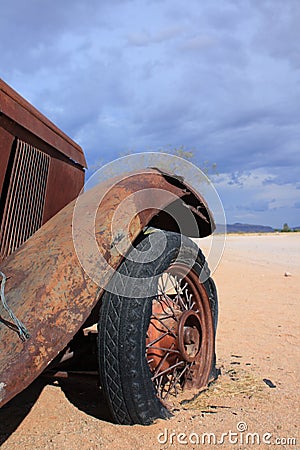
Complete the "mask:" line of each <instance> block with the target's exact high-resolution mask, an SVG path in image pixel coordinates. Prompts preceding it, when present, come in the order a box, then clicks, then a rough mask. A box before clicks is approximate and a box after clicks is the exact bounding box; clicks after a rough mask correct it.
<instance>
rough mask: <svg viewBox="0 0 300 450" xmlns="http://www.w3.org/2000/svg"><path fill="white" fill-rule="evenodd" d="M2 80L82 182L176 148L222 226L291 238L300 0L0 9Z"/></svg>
mask: <svg viewBox="0 0 300 450" xmlns="http://www.w3.org/2000/svg"><path fill="white" fill-rule="evenodd" d="M0 11H1V12H0V50H1V63H0V77H1V78H2V79H3V80H4V81H5V82H7V83H8V84H10V85H11V86H12V87H13V88H14V89H15V90H17V91H18V92H19V93H20V94H21V95H22V96H23V97H25V98H26V99H27V100H29V101H30V102H31V103H32V104H33V105H34V106H35V107H37V108H38V109H39V110H40V111H41V112H43V113H44V114H45V115H46V116H47V117H49V118H50V119H51V120H52V121H53V122H54V123H55V124H56V125H57V126H58V127H59V128H61V129H62V130H63V131H64V132H65V133H67V134H68V135H69V136H70V137H72V138H73V139H74V140H75V141H76V142H78V143H79V144H80V145H81V146H82V148H83V149H84V152H85V155H86V158H87V163H88V166H89V171H88V173H87V176H89V175H90V174H91V173H92V172H93V169H94V168H95V167H97V166H99V165H101V164H104V163H107V162H109V161H111V160H113V159H115V158H117V157H119V156H120V155H122V154H124V153H127V152H142V151H156V150H158V149H165V150H167V151H168V150H171V149H174V148H179V147H182V146H183V147H184V149H185V150H186V151H192V152H193V154H194V159H193V162H194V163H195V164H196V165H198V166H199V167H202V166H203V165H205V164H206V163H204V162H205V161H208V162H209V164H213V163H216V166H217V172H218V173H217V174H216V173H214V172H213V171H212V172H211V178H212V181H213V183H214V185H215V188H216V189H217V192H218V193H219V195H220V198H221V200H222V203H223V205H224V208H225V213H226V217H227V222H228V223H234V222H243V223H250V224H263V225H271V226H273V227H276V228H281V227H282V225H283V223H288V224H289V225H290V226H291V227H292V226H300V148H299V147H300V72H299V70H300V26H299V24H300V1H299V0H285V1H282V0H223V1H221V0H189V1H180V0H109V1H108V0H85V1H79V0H64V1H58V0H51V1H49V0H26V1H24V0H7V1H6V0H1V9H0Z"/></svg>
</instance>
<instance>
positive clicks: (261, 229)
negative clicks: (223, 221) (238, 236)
mask: <svg viewBox="0 0 300 450" xmlns="http://www.w3.org/2000/svg"><path fill="white" fill-rule="evenodd" d="M226 230H227V233H273V232H274V231H275V229H274V228H272V227H268V226H265V225H251V224H249V223H238V222H237V223H233V224H230V223H229V224H227V226H226ZM222 232H224V226H223V225H217V233H222Z"/></svg>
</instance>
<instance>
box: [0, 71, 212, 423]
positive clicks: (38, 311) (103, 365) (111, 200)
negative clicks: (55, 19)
mask: <svg viewBox="0 0 300 450" xmlns="http://www.w3.org/2000/svg"><path fill="white" fill-rule="evenodd" d="M0 158H1V160H0V193H1V204H0V283H1V303H0V373H1V375H0V406H3V405H4V404H6V403H7V402H8V401H9V400H10V399H12V398H13V397H14V396H16V395H17V394H18V393H19V392H21V391H22V390H24V389H25V388H26V387H27V386H29V384H30V383H31V382H32V381H33V380H34V379H36V378H37V377H38V376H39V375H40V374H42V373H45V371H48V372H51V371H52V372H53V371H54V372H55V371H57V370H59V369H60V370H65V371H66V372H68V370H70V367H73V368H74V367H76V363H78V361H79V363H80V365H81V370H82V368H83V367H84V364H88V359H89V358H88V357H89V356H91V355H94V356H95V359H96V363H97V367H96V369H97V371H98V374H99V375H98V378H99V385H100V387H101V389H102V391H103V393H104V396H105V399H106V402H107V405H108V408H109V410H110V413H111V415H112V418H113V420H114V421H116V422H117V423H120V424H134V423H139V424H149V423H151V422H152V421H153V420H154V419H155V418H159V417H161V418H165V417H168V416H169V415H170V411H169V409H168V406H167V401H168V399H169V398H170V396H173V395H176V394H177V393H178V392H179V391H181V390H182V389H184V388H186V389H188V388H191V387H193V388H197V389H200V388H202V387H203V386H206V385H207V384H208V383H209V382H210V381H211V380H212V379H214V378H215V376H216V369H215V334H216V327H217V313H218V305H217V293H216V288H215V285H214V282H213V280H212V279H211V277H210V274H209V269H208V267H207V263H206V261H205V258H204V256H203V254H202V253H201V251H200V250H199V248H198V246H197V245H196V244H195V243H194V242H193V241H192V240H191V239H190V237H205V236H208V235H210V234H211V233H212V232H213V230H214V227H215V225H214V222H213V218H212V215H211V213H210V211H209V209H208V206H207V204H206V202H205V200H204V198H203V197H202V196H201V194H199V193H198V192H197V191H196V190H194V189H193V188H192V187H191V186H190V185H189V184H188V183H186V182H185V180H184V179H183V178H182V177H181V176H175V175H173V174H171V173H167V172H166V171H162V170H160V169H159V168H153V167H152V168H146V169H145V168H144V169H143V170H142V171H139V170H137V171H130V172H129V173H126V174H124V175H123V176H121V177H116V178H112V179H111V180H103V181H101V180H100V182H99V183H98V184H97V185H96V186H94V187H93V188H92V189H90V190H88V191H86V192H81V191H82V188H83V186H84V178H85V169H86V160H85V157H84V154H83V151H82V149H81V147H80V146H79V145H77V144H76V143H75V142H74V141H73V140H72V139H70V138H69V137H68V136H67V135H65V134H64V133H63V132H62V131H61V130H59V129H58V128H57V127H56V126H55V125H54V124H53V123H52V122H51V121H50V120H48V119H47V118H46V117H45V116H44V115H43V114H41V113H40V112H39V111H38V110H37V109H35V108H34V107H33V106H32V105H31V104H30V103H28V102H27V101H26V100H25V99H24V98H22V97H21V96H20V95H19V94H17V93H16V92H15V91H14V90H13V89H12V88H11V87H9V86H8V85H7V84H6V83H4V82H3V81H1V80H0ZM90 227H91V228H90ZM93 343H94V344H95V346H93ZM72 364H73V366H72ZM95 395H97V392H95Z"/></svg>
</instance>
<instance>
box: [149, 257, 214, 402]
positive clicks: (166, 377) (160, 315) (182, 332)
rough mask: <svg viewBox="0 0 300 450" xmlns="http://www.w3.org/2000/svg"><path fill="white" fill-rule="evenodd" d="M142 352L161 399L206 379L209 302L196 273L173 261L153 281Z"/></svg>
mask: <svg viewBox="0 0 300 450" xmlns="http://www.w3.org/2000/svg"><path fill="white" fill-rule="evenodd" d="M146 356H147V361H148V364H149V367H150V370H151V375H152V376H151V379H152V381H153V382H154V384H155V387H156V391H157V394H158V396H159V397H160V398H161V399H162V400H165V399H167V398H168V397H169V396H171V395H177V394H178V392H179V391H180V390H181V389H183V388H191V387H195V388H201V387H202V386H205V385H206V384H207V382H208V380H209V376H210V373H211V367H212V363H213V357H214V327H213V317H212V313H211V305H210V301H209V297H208V294H207V292H206V290H205V287H204V286H203V284H202V283H199V274H198V273H197V272H196V270H194V269H191V270H188V268H187V267H186V265H185V264H182V263H180V264H172V265H171V266H170V267H169V268H168V269H167V270H166V271H165V273H164V274H163V275H162V276H161V277H160V279H159V281H158V295H157V297H156V298H154V299H153V303H152V315H151V319H150V325H149V328H148V331H147V337H146Z"/></svg>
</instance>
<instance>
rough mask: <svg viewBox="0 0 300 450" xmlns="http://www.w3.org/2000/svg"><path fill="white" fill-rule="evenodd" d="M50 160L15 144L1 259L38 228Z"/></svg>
mask: <svg viewBox="0 0 300 450" xmlns="http://www.w3.org/2000/svg"><path fill="white" fill-rule="evenodd" d="M49 165H50V157H49V155H47V154H45V153H43V152H41V151H40V150H38V149H37V148H35V147H32V146H31V145H29V144H27V143H25V142H23V141H21V140H17V146H16V153H15V158H14V163H13V168H12V172H11V178H10V183H9V188H8V192H7V198H6V204H5V208H4V214H3V218H2V224H1V231H0V236H1V244H0V259H3V258H5V257H6V256H8V255H9V254H10V253H12V252H13V251H14V250H16V249H17V248H18V247H19V246H20V245H22V244H23V243H24V242H25V241H26V240H27V239H28V238H29V237H30V236H31V235H32V234H33V233H34V232H35V231H36V230H37V229H38V228H39V227H40V226H41V225H42V220H43V212H44V204H45V192H46V186H47V179H48V173H49Z"/></svg>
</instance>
